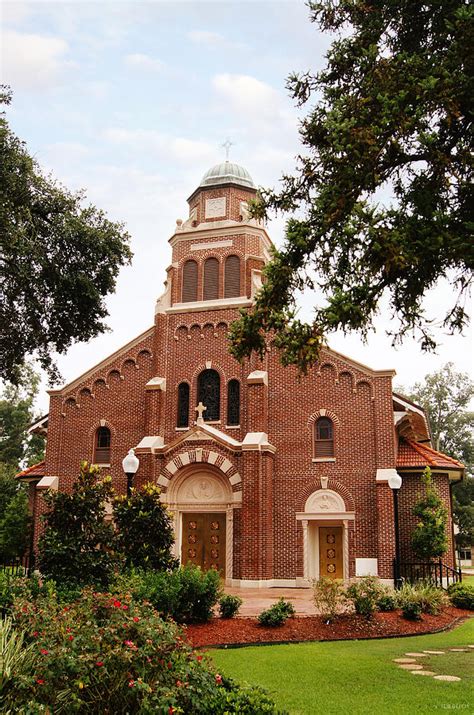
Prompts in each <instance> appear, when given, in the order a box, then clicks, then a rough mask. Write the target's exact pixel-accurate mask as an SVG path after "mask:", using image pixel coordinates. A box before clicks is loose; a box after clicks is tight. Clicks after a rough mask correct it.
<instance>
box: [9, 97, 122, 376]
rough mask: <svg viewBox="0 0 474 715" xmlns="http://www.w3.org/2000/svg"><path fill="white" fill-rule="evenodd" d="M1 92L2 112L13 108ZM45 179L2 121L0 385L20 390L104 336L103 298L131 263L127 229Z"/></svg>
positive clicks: (76, 196) (81, 196)
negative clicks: (22, 380)
mask: <svg viewBox="0 0 474 715" xmlns="http://www.w3.org/2000/svg"><path fill="white" fill-rule="evenodd" d="M10 99H11V95H10V92H9V90H8V88H6V87H2V88H1V93H0V104H9V102H10ZM83 199H84V195H83V193H82V192H77V193H71V192H70V191H68V190H67V189H65V188H64V187H63V186H61V185H60V184H58V183H57V182H56V181H54V180H53V179H52V178H51V177H49V176H46V175H45V174H44V173H43V172H42V171H41V169H40V167H39V166H38V164H37V162H36V161H35V160H34V159H33V158H32V157H31V156H30V155H29V153H28V151H27V148H26V146H25V144H24V142H22V141H20V139H18V137H16V136H15V134H14V133H13V132H12V131H11V129H10V127H9V125H8V122H7V120H6V118H5V115H4V113H3V114H2V115H0V248H1V252H0V377H2V378H4V379H6V380H10V381H12V382H17V380H18V368H19V367H20V366H21V365H22V364H23V362H24V360H25V357H26V356H28V355H34V356H35V357H37V358H38V360H39V363H40V364H41V366H42V367H43V368H45V369H46V370H47V371H48V372H49V374H50V376H51V377H54V376H55V375H56V372H55V368H54V362H53V359H52V353H53V352H54V351H56V352H58V353H62V352H64V351H65V350H66V349H67V348H68V347H69V346H70V345H71V344H72V343H73V342H75V341H79V340H81V341H82V340H89V339H90V338H92V337H94V336H96V335H98V334H99V333H101V332H104V330H105V329H106V325H105V323H104V318H105V317H106V316H107V309H106V306H105V301H104V298H105V297H106V296H107V295H108V294H109V293H111V292H112V291H113V290H114V288H115V283H116V278H117V275H118V272H119V270H120V267H121V266H123V265H124V264H127V263H129V262H130V259H131V253H130V249H129V246H128V241H129V236H128V233H127V232H126V231H125V229H124V227H123V225H122V224H121V223H116V222H115V223H114V222H112V221H109V220H108V219H107V218H106V216H105V214H104V212H103V211H101V210H100V209H98V208H96V207H95V206H92V205H84V201H83Z"/></svg>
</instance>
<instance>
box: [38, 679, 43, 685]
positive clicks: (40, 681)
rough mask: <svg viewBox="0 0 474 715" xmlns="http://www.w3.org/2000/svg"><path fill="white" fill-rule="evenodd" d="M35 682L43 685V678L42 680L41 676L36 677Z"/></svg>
mask: <svg viewBox="0 0 474 715" xmlns="http://www.w3.org/2000/svg"><path fill="white" fill-rule="evenodd" d="M36 682H37V683H38V685H44V680H43V678H37V679H36Z"/></svg>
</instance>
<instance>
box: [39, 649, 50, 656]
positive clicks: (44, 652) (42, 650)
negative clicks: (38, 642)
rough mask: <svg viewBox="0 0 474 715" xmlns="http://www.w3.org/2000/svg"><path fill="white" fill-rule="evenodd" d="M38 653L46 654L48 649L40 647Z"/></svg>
mask: <svg viewBox="0 0 474 715" xmlns="http://www.w3.org/2000/svg"><path fill="white" fill-rule="evenodd" d="M40 653H41V655H48V653H49V650H46V648H41V650H40Z"/></svg>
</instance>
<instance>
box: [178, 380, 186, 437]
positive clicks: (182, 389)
mask: <svg viewBox="0 0 474 715" xmlns="http://www.w3.org/2000/svg"><path fill="white" fill-rule="evenodd" d="M188 425H189V385H188V383H187V382H181V383H180V384H179V385H178V419H177V426H178V427H187V426H188Z"/></svg>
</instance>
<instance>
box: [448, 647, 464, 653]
mask: <svg viewBox="0 0 474 715" xmlns="http://www.w3.org/2000/svg"><path fill="white" fill-rule="evenodd" d="M449 650H450V651H451V653H468V652H469V651H468V649H467V648H450V649H449Z"/></svg>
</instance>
